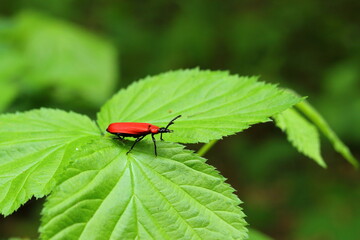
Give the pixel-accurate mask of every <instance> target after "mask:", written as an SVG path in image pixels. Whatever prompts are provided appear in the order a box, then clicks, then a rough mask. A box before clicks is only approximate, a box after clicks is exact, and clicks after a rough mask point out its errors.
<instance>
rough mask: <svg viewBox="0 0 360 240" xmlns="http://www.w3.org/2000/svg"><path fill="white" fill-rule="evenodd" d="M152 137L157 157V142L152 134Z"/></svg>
mask: <svg viewBox="0 0 360 240" xmlns="http://www.w3.org/2000/svg"><path fill="white" fill-rule="evenodd" d="M151 137H152V140H153V142H154V149H155V156H157V151H156V140H155V137H154V134H151Z"/></svg>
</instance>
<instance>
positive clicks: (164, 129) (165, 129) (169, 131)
mask: <svg viewBox="0 0 360 240" xmlns="http://www.w3.org/2000/svg"><path fill="white" fill-rule="evenodd" d="M171 132H173V130H170V129H167V128H164V127H162V128H159V133H171Z"/></svg>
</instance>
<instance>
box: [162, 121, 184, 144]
mask: <svg viewBox="0 0 360 240" xmlns="http://www.w3.org/2000/svg"><path fill="white" fill-rule="evenodd" d="M179 117H181V115H179V116H177V117H175V118H174V119H173V120H171V121H170V122H169V123H168V125H167V126H166V127H165V128H164V129H166V130H167V129H168V127H170V125H172V124H174V121H175V120H176V119H178V118H179ZM162 134H163V133H161V134H160V140H161V141H164V139H163V138H162Z"/></svg>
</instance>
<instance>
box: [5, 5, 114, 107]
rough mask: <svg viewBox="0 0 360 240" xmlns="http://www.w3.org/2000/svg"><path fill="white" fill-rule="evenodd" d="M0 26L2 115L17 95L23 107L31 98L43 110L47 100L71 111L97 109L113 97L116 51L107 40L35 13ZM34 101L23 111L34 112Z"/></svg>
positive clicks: (27, 13) (22, 14) (28, 13)
mask: <svg viewBox="0 0 360 240" xmlns="http://www.w3.org/2000/svg"><path fill="white" fill-rule="evenodd" d="M0 25H1V26H2V28H1V30H0V53H1V54H0V84H1V85H3V87H2V88H1V93H4V94H3V95H2V98H4V100H3V101H1V102H2V103H1V105H0V110H1V109H6V107H7V105H9V104H10V103H11V101H12V100H14V98H16V96H17V95H18V96H19V97H20V98H19V101H18V103H19V105H22V104H23V102H24V100H25V99H24V98H25V97H29V98H30V99H32V101H34V100H38V101H40V102H41V103H42V104H40V105H43V103H45V105H49V103H46V101H44V100H46V99H48V100H50V101H51V102H55V103H57V104H59V105H64V106H65V105H68V104H71V106H72V108H87V107H98V106H100V105H101V104H102V103H103V102H104V101H105V100H107V99H108V98H109V97H110V95H111V94H112V93H113V92H114V85H115V84H114V83H115V80H116V71H117V70H116V50H115V48H114V47H113V46H112V45H111V44H110V43H108V42H107V41H105V40H103V39H101V38H99V37H97V36H94V35H92V34H90V33H88V32H86V31H84V30H83V29H81V28H78V27H75V26H73V25H71V24H69V23H66V22H63V21H60V20H56V19H53V18H51V17H47V16H46V15H43V14H39V13H34V12H22V13H20V14H18V15H16V16H15V17H13V18H12V19H9V20H2V21H0ZM22 96H24V97H22ZM32 101H26V103H27V105H25V106H20V108H21V107H22V108H31V107H34V105H35V104H34V103H33V102H32ZM35 107H36V105H35ZM15 108H19V106H15ZM16 110H18V109H16Z"/></svg>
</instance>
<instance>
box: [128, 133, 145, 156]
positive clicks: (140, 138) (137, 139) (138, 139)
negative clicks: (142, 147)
mask: <svg viewBox="0 0 360 240" xmlns="http://www.w3.org/2000/svg"><path fill="white" fill-rule="evenodd" d="M144 137H145V136H141V137H138V138H136V140H135V142H134V143H133V145H132V146H131V148H130V150H129V151H127V153H126V154H128V153H129V152H130V151H131V150H132V149H133V148H134V147H135V145H136V144H137V143H138V142H140V141H141V140H142V139H143V138H144Z"/></svg>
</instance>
